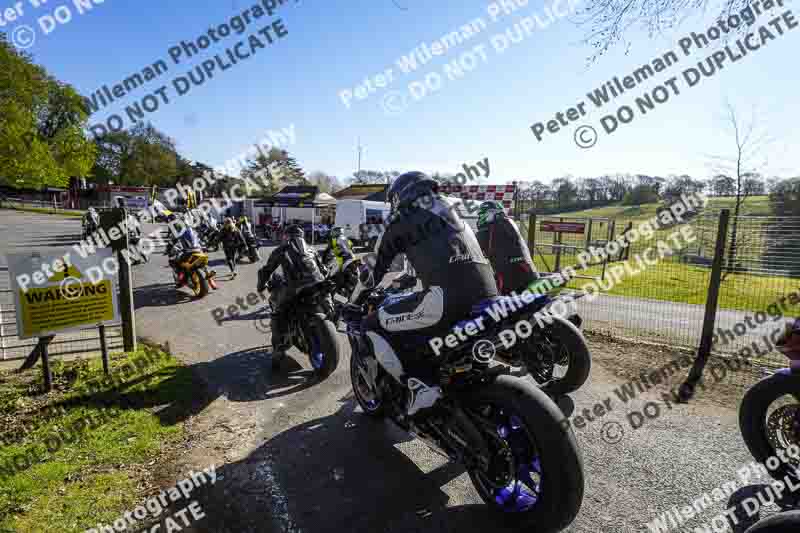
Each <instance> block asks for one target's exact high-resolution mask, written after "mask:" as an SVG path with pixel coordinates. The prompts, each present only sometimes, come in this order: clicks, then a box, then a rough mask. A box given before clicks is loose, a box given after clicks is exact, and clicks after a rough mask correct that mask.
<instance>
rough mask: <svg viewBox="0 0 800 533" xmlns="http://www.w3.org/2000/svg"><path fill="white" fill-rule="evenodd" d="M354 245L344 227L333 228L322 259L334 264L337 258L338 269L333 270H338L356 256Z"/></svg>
mask: <svg viewBox="0 0 800 533" xmlns="http://www.w3.org/2000/svg"><path fill="white" fill-rule="evenodd" d="M352 246H353V243H352V242H350V239H348V238H347V237H346V236H345V234H344V230H342V228H333V229H332V230H331V233H330V240H329V241H328V246H327V248H325V250H324V251H323V252H322V260H323V261H324V262H325V264H326V265H327V264H333V260H334V259H335V260H336V269H335V270H334V271H333V272H338V271H339V270H341V269H342V266H343V265H344V264H345V263H346V262H348V261H350V260H351V259H353V257H355V254H353V249H352Z"/></svg>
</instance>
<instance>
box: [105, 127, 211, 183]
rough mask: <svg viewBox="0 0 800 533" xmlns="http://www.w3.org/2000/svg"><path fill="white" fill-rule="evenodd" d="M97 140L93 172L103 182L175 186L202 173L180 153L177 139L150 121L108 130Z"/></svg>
mask: <svg viewBox="0 0 800 533" xmlns="http://www.w3.org/2000/svg"><path fill="white" fill-rule="evenodd" d="M95 142H96V145H97V154H98V157H97V162H96V164H95V166H94V169H93V171H92V174H93V175H94V177H95V179H96V180H97V181H99V182H101V183H108V182H110V181H113V182H114V183H116V184H120V185H139V186H149V185H160V186H173V185H175V183H177V182H178V181H182V180H186V179H188V178H193V177H199V176H194V171H193V170H192V169H191V166H190V165H189V163H188V161H186V160H185V159H182V158H181V157H180V155H178V153H177V151H176V148H175V141H174V140H172V139H171V138H170V137H168V136H167V135H166V134H165V133H163V132H161V131H159V130H158V129H156V128H155V126H153V125H152V124H150V123H146V124H145V123H141V122H140V123H137V124H136V125H134V126H133V127H132V128H130V129H129V130H122V131H117V132H109V133H108V134H106V135H104V136H102V137H99V138H98V139H97V140H96V141H95ZM189 181H191V180H189Z"/></svg>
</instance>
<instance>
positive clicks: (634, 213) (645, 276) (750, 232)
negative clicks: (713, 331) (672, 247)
mask: <svg viewBox="0 0 800 533" xmlns="http://www.w3.org/2000/svg"><path fill="white" fill-rule="evenodd" d="M733 203H734V199H733V198H712V199H710V202H709V205H708V206H706V209H705V211H704V213H703V214H701V215H700V216H698V217H695V218H694V219H692V220H691V221H690V222H689V223H688V224H689V226H691V228H692V230H693V233H694V235H695V237H696V240H695V242H692V243H690V244H688V245H687V246H686V247H685V249H684V250H682V252H683V253H688V254H692V255H695V256H699V257H703V258H706V259H707V260H709V261H710V258H712V257H713V254H714V245H715V241H716V236H717V226H718V220H719V218H718V212H719V209H722V208H732V207H733ZM660 205H661V204H660V203H652V204H645V205H641V206H622V205H614V206H605V207H600V208H596V209H589V210H585V211H579V212H574V213H565V214H563V215H542V216H539V217H537V218H538V220H540V221H541V220H556V219H557V217H559V216H563V217H564V218H565V219H566V220H569V219H570V218H575V217H579V218H580V217H607V218H611V219H614V220H615V223H616V229H615V234H614V235H615V236H616V235H619V233H620V232H621V231H622V229H624V228H625V227H626V226H627V225H628V223H630V222H632V223H633V224H634V226H637V225H638V224H639V223H641V222H643V221H645V220H648V219H651V218H652V217H654V216H655V215H656V210H657V208H658V207H659V206H660ZM769 209H770V208H769V203H768V197H766V196H758V197H752V198H748V199H747V201H746V203H745V205H744V208H743V210H742V213H743V214H744V216H745V217H761V216H767V215H769V214H770V212H769ZM767 222H768V220H767V219H764V218H740V219H739V221H738V229H737V234H738V238H737V243H738V249H737V254H736V261H737V263H738V264H739V265H740V268H739V269H738V270H736V271H734V272H731V273H726V274H725V275H724V277H723V283H722V287H721V291H720V301H719V305H720V307H721V308H724V309H739V310H750V311H755V310H762V309H765V308H766V307H767V306H768V305H769V304H770V303H772V302H775V301H777V300H778V299H779V298H780V297H782V296H784V295H786V294H788V293H789V292H793V291H797V290H800V279H793V278H789V277H784V276H778V275H771V274H770V273H769V272H768V271H766V270H765V268H764V266H763V265H762V264H761V258H762V255H763V253H764V252H763V251H764V249H765V243H764V231H763V230H764V226H765V224H766V223H767ZM731 224H732V223H731ZM592 228H593V229H592V241H594V245H595V246H598V245H601V244H602V243H598V242H597V241H599V240H604V239H606V238H607V237H609V235H610V234H609V228H608V223H606V222H602V221H597V220H595V221H594V222H593V226H592ZM679 228H680V226H676V227H673V228H668V229H661V230H659V231H657V232H655V235H654V236H653V238H652V239H648V240H640V241H638V242H636V243H634V244H633V245H632V246H631V255H630V257H631V259H633V258H634V257H635V255H636V254H641V253H642V252H643V251H644V250H645V249H646V248H648V247H651V246H653V245H654V244H655V243H656V241H658V240H664V239H665V238H666V237H667V236H668V235H669V234H670V233H672V232H674V231H676V230H678V229H679ZM520 229H521V230H522V231H523V232H524V235H527V226H526V224H524V223H523V224H522V225H521V228H520ZM730 231H731V226H730V225H729V233H728V235H730ZM554 236H555V234H553V233H544V232H541V231H537V233H536V243H537V245H538V246H537V247H536V248H533V249H531V253H532V254H533V256H534V262H535V263H536V266H537V267H538V268H539V269H540V270H541V271H545V272H549V271H553V270H555V266H556V257H555V255H554V254H553V250H552V248H550V247H549V246H547V244H550V243H552V242H553V239H554ZM562 239H563V240H562V242H563V244H568V245H572V246H575V247H577V248H578V249H576V250H570V251H566V250H565V251H564V252H563V255H562V257H561V262H560V268H561V269H563V268H564V267H565V266H571V265H576V264H577V257H576V255H577V253H578V252H579V251H581V250H583V249H585V247H586V240H585V237H584V236H582V235H569V234H563V235H562ZM729 239H730V237H728V239H727V241H729ZM726 244H728V245H729V242H726ZM614 264H615V263H610V264H609V265H608V267H607V269H606V278H608V273H609V272H610V268H611V267H612V266H613V265H614ZM616 264H620V263H616ZM631 264H632V265H634V266H635V265H636V263H631ZM602 272H603V269H602V267H601V266H594V267H591V268H588V269H586V270H582V271H581V272H580V274H582V275H586V276H590V277H592V278H595V279H599V278H600V277H601V275H602ZM710 273H711V270H710V268H709V267H707V266H695V265H690V264H687V263H683V262H681V261H680V259H679V257H666V258H664V259H662V260H661V261H659V263H658V264H656V265H654V266H651V267H649V268H646V269H644V270H643V271H642V272H641V273H639V274H633V275H632V274H629V273H625V274H624V276H623V277H622V278H621V281H620V282H619V283H617V284H615V285H613V286H612V287H610V289H609V290H607V291H604V292H605V293H607V294H611V295H618V296H632V297H637V298H649V299H655V300H665V301H672V302H681V303H688V304H703V303H705V301H706V298H707V294H708V288H709V280H710ZM588 281H589V280H581V279H577V280H574V281H572V282H571V283H570V284H569V285H568V287H570V288H580V287H582V286H583V285H584V284H586V283H588ZM798 311H799V312H800V309H798Z"/></svg>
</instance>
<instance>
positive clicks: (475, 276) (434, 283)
mask: <svg viewBox="0 0 800 533" xmlns="http://www.w3.org/2000/svg"><path fill="white" fill-rule="evenodd" d="M376 250H377V253H378V257H377V261H376V265H375V271H374V274H375V281H376V282H380V280H381V279H382V278H383V276H384V275H385V274H386V272H387V271H388V270H389V268H390V266H391V264H392V262H393V260H394V259H395V257H397V255H398V254H406V257H407V259H408V261H409V263H410V264H411V267H412V268H413V269H414V271H416V275H417V277H418V279H419V281H420V282H421V284H422V291H420V292H414V293H411V294H410V295H408V296H406V297H403V298H402V299H399V300H398V301H396V302H394V303H389V304H387V305H384V306H383V307H382V308H381V309H380V310H379V311H378V312H377V313H372V314H370V315H368V316H367V317H366V318H365V319H364V323H363V325H362V331H364V332H365V334H366V335H367V337H368V338H369V340H370V341H371V342H372V345H373V351H374V353H375V354H376V356H377V357H378V359H379V360H382V361H383V360H385V358H386V357H389V358H390V359H392V358H393V355H391V354H394V355H400V354H402V357H403V360H402V361H401V364H402V368H403V369H404V371H405V372H407V373H408V374H410V375H413V376H415V377H416V376H420V377H422V376H421V373H424V372H425V370H427V368H426V367H427V366H428V365H426V361H425V360H424V358H420V357H418V356H417V357H415V355H416V354H420V353H421V352H424V351H422V350H404V349H400V350H399V352H400V354H397V353H395V352H394V350H395V346H397V347H398V348H400V347H402V346H403V345H405V344H406V343H407V342H408V341H409V338H410V337H411V336H414V337H417V338H421V337H424V338H425V340H427V339H429V338H430V337H431V336H433V335H440V334H442V333H444V332H445V331H446V330H447V329H448V328H449V327H450V326H452V325H453V324H454V323H455V322H457V321H458V320H461V319H463V318H466V317H467V316H468V315H469V313H470V312H471V310H472V306H473V305H475V304H477V303H478V302H480V301H482V300H485V299H487V298H491V297H494V296H497V287H496V286H495V281H494V278H493V276H492V267H491V266H490V264H489V261H488V260H487V259H486V257H484V255H483V252H482V251H481V248H480V245H479V244H478V240H477V239H476V237H475V233H474V232H473V231H472V228H470V227H469V226H468V225H467V224H466V223H464V221H463V220H462V219H461V217H459V216H458V214H457V213H456V212H455V211H454V210H451V209H449V207H448V204H447V203H446V202H445V201H444V200H443V199H442V198H441V197H439V196H438V195H433V196H432V197H426V201H418V202H416V205H412V206H408V207H401V208H400V210H399V212H398V213H396V214H395V215H394V216H393V217H392V219H391V220H390V222H389V225H388V226H387V227H386V230H385V231H384V233H383V234H382V235H381V237H380V240H379V241H378V243H377V245H376ZM376 335H377V336H379V337H380V338H376ZM381 339H382V340H381ZM387 345H388V346H387ZM387 350H391V352H390V353H391V354H390V355H388V356H387V355H385V354H386V352H387ZM381 351H383V353H384V355H381V354H380V352H381ZM392 360H393V359H392ZM396 377H397V376H396Z"/></svg>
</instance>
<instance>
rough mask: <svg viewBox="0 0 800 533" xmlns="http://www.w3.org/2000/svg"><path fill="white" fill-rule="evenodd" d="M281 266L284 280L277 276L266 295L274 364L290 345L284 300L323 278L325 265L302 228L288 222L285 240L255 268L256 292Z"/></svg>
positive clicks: (287, 300)
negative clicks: (307, 241) (277, 278)
mask: <svg viewBox="0 0 800 533" xmlns="http://www.w3.org/2000/svg"><path fill="white" fill-rule="evenodd" d="M278 267H281V270H282V271H283V278H284V279H283V281H285V282H284V283H281V280H277V281H278V283H276V286H275V287H274V288H273V289H272V290H271V291H270V295H269V299H270V306H271V307H272V315H271V317H270V318H271V321H270V329H271V330H272V348H273V352H272V364H273V366H277V365H279V364H280V361H281V359H282V358H283V356H284V355H285V353H286V350H288V349H289V340H288V339H287V338H286V336H287V333H288V331H287V329H288V328H287V327H286V326H287V324H286V320H285V316H284V312H285V310H286V304H287V303H289V302H290V301H291V300H292V299H293V298H294V297H295V296H296V295H297V293H299V292H300V290H302V289H303V288H304V287H306V286H308V285H312V284H314V283H319V282H320V281H323V280H324V279H325V275H324V274H323V272H324V270H325V267H324V266H323V265H322V260H321V259H320V257H319V254H318V253H317V252H316V250H314V249H313V248H311V247H310V246H309V245H308V244H307V243H306V240H305V238H304V233H303V228H301V227H300V226H297V225H292V226H289V227H288V228H287V229H286V232H285V233H284V243H283V244H281V245H280V246H278V247H277V248H275V250H273V251H272V253H271V254H270V256H269V259H267V263H266V264H265V265H264V266H263V267H261V269H259V271H258V286H257V290H258V292H264V290H266V288H267V282H268V281H269V279H270V277H271V276H272V274H273V272H275V270H277V269H278Z"/></svg>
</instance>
